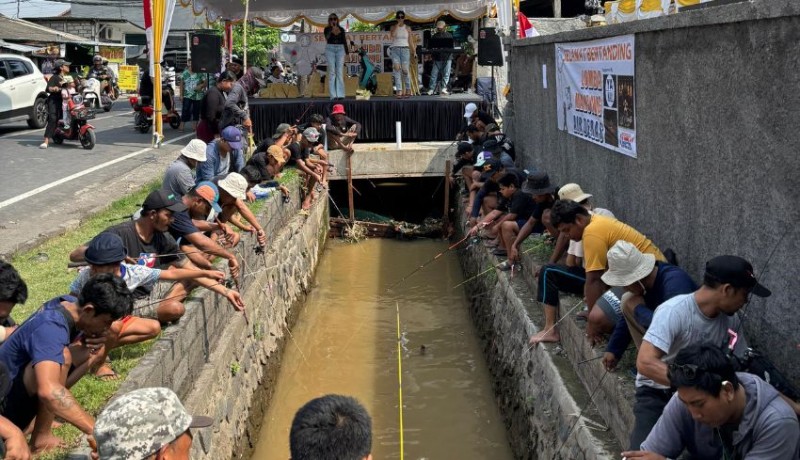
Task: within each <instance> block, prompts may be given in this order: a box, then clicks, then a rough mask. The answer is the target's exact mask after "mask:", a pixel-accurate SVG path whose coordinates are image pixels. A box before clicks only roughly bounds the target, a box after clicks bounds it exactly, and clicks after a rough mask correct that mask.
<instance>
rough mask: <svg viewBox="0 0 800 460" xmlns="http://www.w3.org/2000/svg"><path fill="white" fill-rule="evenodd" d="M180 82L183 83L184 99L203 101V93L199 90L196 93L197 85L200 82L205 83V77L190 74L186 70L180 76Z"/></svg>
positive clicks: (198, 74)
mask: <svg viewBox="0 0 800 460" xmlns="http://www.w3.org/2000/svg"><path fill="white" fill-rule="evenodd" d="M181 80H182V81H183V97H184V98H186V99H192V100H195V101H199V100H201V99H203V93H204V92H205V91H203V90H200V91H198V90H197V89H196V88H197V85H199V84H200V83H201V82H203V81H205V76H204V75H203V74H200V73H191V72H189V69H186V70H184V71H183V73H182V74H181Z"/></svg>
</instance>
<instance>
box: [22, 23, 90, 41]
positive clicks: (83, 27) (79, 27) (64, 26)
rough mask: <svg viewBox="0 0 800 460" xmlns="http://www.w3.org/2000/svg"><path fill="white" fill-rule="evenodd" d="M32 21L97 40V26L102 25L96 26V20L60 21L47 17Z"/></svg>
mask: <svg viewBox="0 0 800 460" xmlns="http://www.w3.org/2000/svg"><path fill="white" fill-rule="evenodd" d="M31 22H35V23H37V24H39V25H42V26H45V27H49V28H51V29H54V30H58V31H60V32H66V33H68V34H73V35H77V36H79V37H83V38H86V39H87V40H95V38H96V37H95V27H100V26H99V25H97V26H95V23H94V21H91V20H87V21H58V20H47V19H31Z"/></svg>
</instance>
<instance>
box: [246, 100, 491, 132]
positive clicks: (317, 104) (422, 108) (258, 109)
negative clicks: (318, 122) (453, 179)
mask: <svg viewBox="0 0 800 460" xmlns="http://www.w3.org/2000/svg"><path fill="white" fill-rule="evenodd" d="M470 102H474V103H476V104H478V105H480V104H479V103H480V102H481V98H480V97H479V96H476V95H474V94H466V93H465V94H451V95H447V96H413V97H410V98H408V99H397V98H394V97H372V98H371V99H370V100H368V101H359V100H355V99H353V98H347V99H344V100H342V101H331V100H329V99H309V98H298V99H260V98H252V99H250V113H251V117H252V119H253V130H254V132H255V136H256V139H263V138H265V137H267V136H269V135H271V134H272V132H273V130H274V129H275V128H276V127H277V126H278V125H279V124H280V123H292V124H294V123H295V121H296V119H297V118H298V117H300V116H301V115H302V114H303V112H305V115H304V116H303V119H302V120H300V123H306V122H308V117H309V116H310V115H311V114H313V113H319V114H321V115H322V116H328V114H329V113H330V112H331V110H332V108H333V104H343V105H344V109H345V112H347V116H349V117H350V118H352V119H354V120H356V121H358V122H359V123H361V125H362V126H363V131H362V133H361V136H360V137H359V141H367V142H391V141H394V140H395V122H397V121H400V122H402V123H403V141H404V142H405V141H450V140H453V139H454V138H455V136H456V134H457V133H458V132H459V130H461V129H462V128H463V127H464V124H465V120H464V107H465V106H466V105H467V104H469V103H470ZM309 104H312V106H311V108H308V107H309ZM306 109H308V111H306Z"/></svg>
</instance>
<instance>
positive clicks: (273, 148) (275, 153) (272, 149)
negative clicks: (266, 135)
mask: <svg viewBox="0 0 800 460" xmlns="http://www.w3.org/2000/svg"><path fill="white" fill-rule="evenodd" d="M267 155H268V156H270V157H272V158H274V159H275V161H277V162H278V163H283V162H284V161H286V157H284V156H283V149H282V148H281V147H280V146H278V145H270V146H269V147H268V148H267Z"/></svg>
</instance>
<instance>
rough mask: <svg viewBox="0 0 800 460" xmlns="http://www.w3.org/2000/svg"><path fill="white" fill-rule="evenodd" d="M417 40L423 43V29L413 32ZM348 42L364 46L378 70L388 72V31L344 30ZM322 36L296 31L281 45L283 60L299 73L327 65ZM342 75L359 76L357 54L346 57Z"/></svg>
mask: <svg viewBox="0 0 800 460" xmlns="http://www.w3.org/2000/svg"><path fill="white" fill-rule="evenodd" d="M414 33H415V34H416V35H417V43H419V44H422V31H416V32H414ZM347 41H348V42H353V44H354V45H355V46H356V48H360V47H362V46H364V47H365V48H366V49H367V56H368V57H369V59H370V61H372V63H373V64H374V65H375V68H376V69H377V71H378V72H391V71H392V64H391V62H392V60H391V58H390V57H389V45H391V43H392V40H391V38H390V35H389V32H388V31H387V32H347ZM325 45H326V43H325V36H324V35H322V34H298V35H297V41H296V42H292V43H282V44H281V54H282V55H283V59H284V60H286V61H288V62H289V63H290V64H292V66H293V67H294V69H295V71H297V73H298V74H300V75H310V74H311V72H312V70H313V68H314V66H315V65H327V62H326V60H325ZM344 62H345V68H344V74H345V75H359V74H360V72H361V67H360V64H359V56H358V53H352V54H348V55H347V56H346V57H345V61H344Z"/></svg>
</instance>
